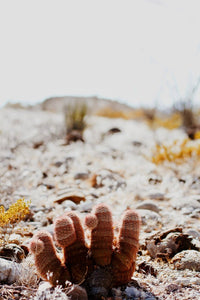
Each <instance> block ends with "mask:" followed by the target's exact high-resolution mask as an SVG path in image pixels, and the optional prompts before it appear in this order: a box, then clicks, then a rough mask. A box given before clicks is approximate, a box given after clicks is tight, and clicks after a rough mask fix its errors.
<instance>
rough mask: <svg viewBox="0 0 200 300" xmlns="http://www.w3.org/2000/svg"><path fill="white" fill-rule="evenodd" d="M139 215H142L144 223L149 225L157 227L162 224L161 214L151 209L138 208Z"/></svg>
mask: <svg viewBox="0 0 200 300" xmlns="http://www.w3.org/2000/svg"><path fill="white" fill-rule="evenodd" d="M138 213H139V215H140V216H141V220H142V225H147V226H149V227H151V229H152V227H153V228H157V227H158V226H159V225H160V224H161V218H160V216H159V215H158V214H157V213H156V212H154V211H151V210H148V209H140V210H138Z"/></svg>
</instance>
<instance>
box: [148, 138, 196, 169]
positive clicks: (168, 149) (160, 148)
mask: <svg viewBox="0 0 200 300" xmlns="http://www.w3.org/2000/svg"><path fill="white" fill-rule="evenodd" d="M199 155H200V143H199V142H197V141H191V140H189V139H184V140H183V141H181V142H180V141H177V140H176V141H174V142H173V143H172V144H171V145H164V144H162V145H159V144H157V145H156V148H155V150H154V152H153V155H152V158H151V160H152V162H153V163H155V164H160V163H163V162H165V161H168V162H175V163H177V164H180V163H184V162H185V161H186V160H188V159H190V158H195V159H198V158H199Z"/></svg>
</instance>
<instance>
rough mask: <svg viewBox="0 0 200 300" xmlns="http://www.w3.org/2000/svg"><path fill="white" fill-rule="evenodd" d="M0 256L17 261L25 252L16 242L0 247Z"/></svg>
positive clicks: (21, 258) (20, 259)
mask: <svg viewBox="0 0 200 300" xmlns="http://www.w3.org/2000/svg"><path fill="white" fill-rule="evenodd" d="M0 257H3V258H5V259H7V260H12V261H15V262H17V263H19V262H21V261H22V260H23V258H24V257H25V252H24V250H23V249H22V248H21V247H20V246H18V245H16V244H7V245H4V246H2V247H0Z"/></svg>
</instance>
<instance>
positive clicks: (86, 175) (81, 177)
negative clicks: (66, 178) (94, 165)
mask: <svg viewBox="0 0 200 300" xmlns="http://www.w3.org/2000/svg"><path fill="white" fill-rule="evenodd" d="M89 176H90V175H89V173H86V172H82V173H76V174H75V175H74V179H76V180H77V179H79V180H86V179H88V178H89Z"/></svg>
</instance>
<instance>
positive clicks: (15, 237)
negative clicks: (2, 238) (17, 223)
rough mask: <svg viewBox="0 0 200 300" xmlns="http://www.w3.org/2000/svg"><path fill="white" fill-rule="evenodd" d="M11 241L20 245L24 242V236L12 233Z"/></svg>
mask: <svg viewBox="0 0 200 300" xmlns="http://www.w3.org/2000/svg"><path fill="white" fill-rule="evenodd" d="M8 241H9V243H13V244H16V245H20V244H21V242H22V237H21V235H20V234H16V233H12V234H11V235H10V236H9V239H8Z"/></svg>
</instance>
